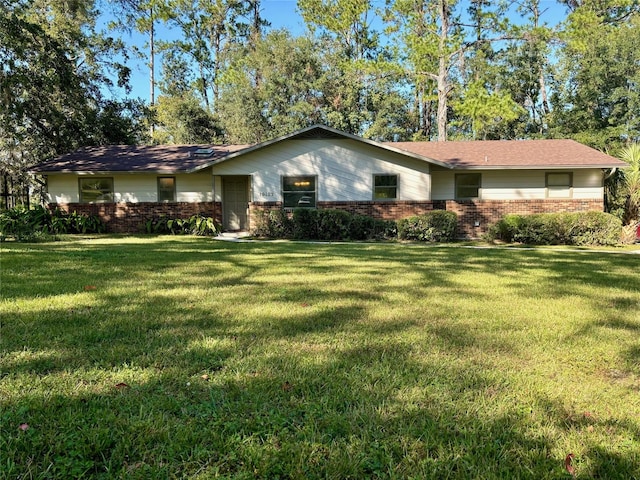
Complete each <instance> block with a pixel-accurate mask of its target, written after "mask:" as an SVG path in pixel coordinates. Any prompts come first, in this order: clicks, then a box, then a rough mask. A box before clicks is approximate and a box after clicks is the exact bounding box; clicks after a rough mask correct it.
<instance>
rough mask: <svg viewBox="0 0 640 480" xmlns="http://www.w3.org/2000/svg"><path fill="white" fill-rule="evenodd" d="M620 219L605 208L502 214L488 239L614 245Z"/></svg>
mask: <svg viewBox="0 0 640 480" xmlns="http://www.w3.org/2000/svg"><path fill="white" fill-rule="evenodd" d="M621 232H622V222H621V221H620V219H618V218H617V217H615V216H614V215H611V214H609V213H604V212H578V213H538V214H532V215H505V216H504V217H503V218H502V219H501V220H500V221H498V222H497V223H496V224H494V225H492V226H491V227H490V228H489V231H488V233H487V238H488V240H491V241H494V240H502V241H504V242H518V243H526V244H531V245H617V244H618V243H619V242H620V235H621Z"/></svg>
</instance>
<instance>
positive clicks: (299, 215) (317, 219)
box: [252, 208, 397, 241]
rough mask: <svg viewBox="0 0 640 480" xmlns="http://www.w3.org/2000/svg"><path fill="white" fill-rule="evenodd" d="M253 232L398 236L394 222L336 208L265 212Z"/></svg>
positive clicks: (333, 236) (278, 235)
mask: <svg viewBox="0 0 640 480" xmlns="http://www.w3.org/2000/svg"><path fill="white" fill-rule="evenodd" d="M256 223H257V225H256V227H255V228H254V229H253V231H252V233H253V234H254V235H256V236H259V237H268V238H295V239H299V240H325V241H326V240H373V239H385V238H394V237H395V236H396V235H397V226H396V222H394V221H387V220H378V219H374V218H372V217H367V216H366V215H353V214H351V213H349V212H347V211H345V210H336V209H319V210H312V209H303V208H299V209H295V210H294V211H293V212H290V213H288V212H286V211H285V210H283V209H281V210H272V211H263V212H262V213H260V215H259V217H258V219H257V222H256Z"/></svg>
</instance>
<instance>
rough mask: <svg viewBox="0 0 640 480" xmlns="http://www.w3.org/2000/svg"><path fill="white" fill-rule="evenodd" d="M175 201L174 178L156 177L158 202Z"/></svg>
mask: <svg viewBox="0 0 640 480" xmlns="http://www.w3.org/2000/svg"><path fill="white" fill-rule="evenodd" d="M175 201H176V178H175V177H158V202H175Z"/></svg>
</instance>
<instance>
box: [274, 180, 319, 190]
mask: <svg viewBox="0 0 640 480" xmlns="http://www.w3.org/2000/svg"><path fill="white" fill-rule="evenodd" d="M282 183H283V185H282V187H283V190H284V191H286V192H306V191H314V190H315V189H316V179H315V177H284V179H283V182H282Z"/></svg>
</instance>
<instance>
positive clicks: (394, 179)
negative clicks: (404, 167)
mask: <svg viewBox="0 0 640 480" xmlns="http://www.w3.org/2000/svg"><path fill="white" fill-rule="evenodd" d="M375 185H376V187H395V186H397V185H398V176H397V175H376V176H375Z"/></svg>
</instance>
